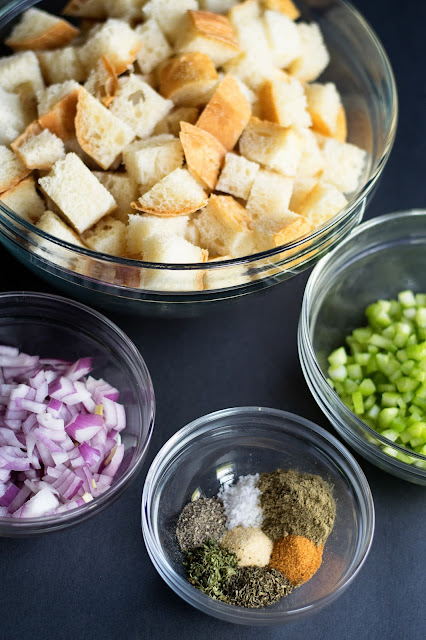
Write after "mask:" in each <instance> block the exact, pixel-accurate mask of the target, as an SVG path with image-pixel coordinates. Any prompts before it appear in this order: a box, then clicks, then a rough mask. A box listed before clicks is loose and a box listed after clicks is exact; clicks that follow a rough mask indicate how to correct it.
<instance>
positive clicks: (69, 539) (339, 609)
mask: <svg viewBox="0 0 426 640" xmlns="http://www.w3.org/2000/svg"><path fill="white" fill-rule="evenodd" d="M0 4H3V5H4V4H5V3H0ZM356 5H357V7H358V8H359V10H360V11H361V12H362V13H363V14H364V15H365V17H366V18H367V20H369V21H370V23H371V25H372V26H373V28H374V29H375V30H376V32H377V34H378V35H379V37H380V39H381V40H382V42H383V44H384V46H385V48H386V50H387V52H388V54H389V57H390V59H391V62H392V64H393V68H394V71H395V75H396V80H397V84H398V89H399V97H400V107H401V114H400V122H399V129H398V136H397V141H396V145H395V148H394V151H393V153H392V156H391V159H390V161H389V164H388V165H387V167H386V170H385V172H384V175H383V178H382V181H381V184H380V187H379V189H378V191H377V193H376V196H375V198H374V200H373V201H372V202H371V203H370V205H369V208H368V211H367V214H366V216H367V217H372V216H376V215H380V214H383V213H387V212H390V211H396V210H401V209H408V208H415V207H421V206H425V171H424V167H425V164H424V155H425V153H426V136H425V86H426V77H425V61H424V29H425V18H426V15H425V9H424V3H423V2H422V0H415V1H414V2H401V1H400V0H397V1H393V0H374V1H373V2H372V1H371V0H357V2H356ZM52 6H54V4H53V3H52ZM421 13H422V15H420V14H421ZM1 265H2V274H3V277H2V285H1V289H2V290H4V291H6V290H11V289H15V290H17V289H26V290H36V291H37V290H38V291H47V290H48V288H47V287H46V285H44V284H43V283H42V282H41V281H40V280H38V279H37V278H36V277H34V276H31V275H30V274H29V273H28V272H27V271H26V269H25V268H23V267H22V266H20V265H18V264H17V263H15V262H14V261H13V260H12V259H11V258H10V257H8V256H7V255H4V254H3V255H2V258H1ZM11 274H13V279H12V280H11ZM306 280H307V275H302V276H299V277H297V278H295V279H293V280H291V281H290V282H288V283H287V284H284V285H283V286H279V287H276V288H274V289H272V290H270V291H269V293H268V294H267V296H266V297H263V298H260V299H253V300H250V299H247V300H246V301H245V302H243V303H242V304H241V305H240V306H239V307H238V306H237V307H234V308H233V309H232V310H228V311H227V312H225V313H223V314H220V315H217V314H216V315H214V316H211V317H208V318H203V319H192V320H181V321H173V320H170V321H159V320H150V319H135V318H133V319H131V318H126V317H121V316H120V317H117V316H111V317H112V319H113V320H114V321H115V322H117V324H118V325H119V326H120V327H121V328H122V329H123V330H124V331H126V332H127V333H128V334H129V336H130V337H131V338H132V339H133V340H134V341H135V343H136V345H137V346H138V347H139V349H140V350H141V352H142V355H143V356H144V358H145V360H146V362H147V364H148V367H149V369H150V371H151V374H152V377H153V382H154V386H155V391H156V398H157V420H156V425H155V430H154V436H153V439H152V443H151V448H150V451H149V455H148V458H147V460H146V463H145V466H144V469H143V471H142V472H141V474H140V475H139V477H138V478H137V480H136V482H135V483H134V484H133V485H132V486H131V487H130V488H129V490H128V491H127V492H126V493H125V495H124V496H122V497H121V498H120V499H119V500H118V501H117V502H116V503H115V504H113V505H112V506H111V507H109V508H108V509H107V510H105V511H104V512H103V513H101V514H100V515H99V516H97V517H96V518H94V519H92V520H91V521H89V522H87V523H85V524H83V525H80V526H78V527H76V528H73V529H71V530H68V531H64V532H61V533H57V534H53V535H49V536H45V537H40V538H36V539H29V540H6V539H3V540H1V541H0V640H32V639H34V640H36V639H37V640H38V639H40V640H42V639H43V640H141V639H144V638H152V639H153V640H160V639H163V638H165V639H166V638H185V639H187V638H188V639H189V638H191V639H192V638H197V639H198V638H200V639H201V638H207V637H209V638H212V639H214V640H222V639H224V638H227V639H229V640H237V639H238V640H240V639H242V638H244V640H254V639H262V640H272V639H278V638H291V640H307V639H308V640H324V639H328V638H332V639H337V640H355V639H356V640H362V639H364V638H365V639H368V640H371V639H374V640H379V639H380V640H381V639H386V640H388V639H396V640H420V639H421V638H424V637H426V606H425V593H426V572H425V568H426V566H425V558H426V504H425V498H426V490H425V488H422V487H417V486H414V485H410V484H408V483H405V482H403V481H401V480H398V479H396V478H394V477H392V476H390V475H387V474H385V473H383V472H382V471H379V470H378V469H376V468H375V467H373V466H371V465H370V464H369V463H367V462H365V461H364V460H362V459H360V458H358V460H359V462H360V464H361V466H362V468H363V470H364V472H365V473H366V475H367V478H368V480H369V482H370V485H371V489H372V492H373V495H374V499H375V504H376V515H377V527H376V534H375V539H374V543H373V547H372V550H371V553H370V555H369V557H368V559H367V561H366V563H365V565H364V567H363V569H362V571H361V572H360V575H359V576H358V578H357V579H356V580H355V582H354V583H353V584H352V585H351V586H350V588H349V589H348V590H347V591H346V592H345V593H344V595H343V596H342V597H341V598H340V599H339V600H337V601H336V602H335V603H334V604H332V605H331V606H329V607H328V608H326V609H325V610H323V611H322V612H320V613H319V614H317V615H315V616H313V617H311V618H308V619H306V620H305V621H302V622H297V623H294V624H291V625H288V626H285V627H277V628H263V629H261V628H249V627H237V626H233V625H229V624H225V623H222V622H220V621H218V620H215V619H213V618H210V617H208V616H206V615H204V614H202V613H200V612H198V611H196V610H195V609H193V608H191V607H190V606H188V605H186V604H185V603H184V602H183V601H182V600H181V599H180V598H178V597H177V596H176V595H175V594H174V593H173V592H172V591H171V590H170V589H169V588H168V587H167V586H166V585H165V584H164V583H163V581H162V580H161V578H160V577H159V576H158V574H157V573H156V571H155V569H154V567H153V566H152V564H151V562H150V560H149V558H148V556H147V553H146V551H145V547H144V543H143V539H142V534H141V527H140V498H141V491H142V486H143V482H144V478H145V475H146V472H147V470H148V467H149V464H150V462H151V460H152V459H153V457H154V456H155V454H156V453H157V451H158V450H159V449H160V447H161V446H162V445H163V444H164V442H165V441H166V440H167V439H168V438H169V437H170V436H171V435H172V434H173V433H174V432H175V431H176V430H177V429H179V428H180V427H182V426H183V425H185V424H187V423H188V422H189V421H190V420H192V419H194V418H196V417H198V416H201V415H203V414H205V413H208V412H210V411H213V410H216V409H221V408H225V407H231V406H239V405H248V404H249V405H254V404H259V405H263V406H270V407H275V408H279V409H285V410H288V411H292V412H294V413H298V414H301V415H303V416H305V417H306V418H309V419H311V420H313V421H314V422H317V423H318V424H319V425H322V426H323V427H325V428H326V429H329V430H331V427H330V426H329V425H328V423H327V421H326V419H325V418H324V417H323V415H322V414H321V412H320V410H319V409H318V408H317V406H316V404H315V402H314V401H313V399H312V397H311V395H310V393H309V390H308V389H307V387H306V384H305V382H304V379H303V376H302V373H301V370H300V366H299V360H298V354H297V347H296V330H297V323H298V317H299V312H300V306H301V302H302V296H303V291H304V286H305V284H306ZM425 280H426V277H425ZM425 285H426V282H425Z"/></svg>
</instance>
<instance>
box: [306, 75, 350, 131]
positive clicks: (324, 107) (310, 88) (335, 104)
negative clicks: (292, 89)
mask: <svg viewBox="0 0 426 640" xmlns="http://www.w3.org/2000/svg"><path fill="white" fill-rule="evenodd" d="M306 97H307V100H308V111H309V113H310V115H311V118H312V128H313V129H314V130H315V131H318V133H322V134H323V135H325V136H332V137H334V136H335V134H336V132H337V128H338V118H339V113H340V110H341V107H342V103H341V100H340V95H339V93H338V91H337V89H336V85H335V84H333V83H332V82H327V84H320V83H312V84H307V85H306Z"/></svg>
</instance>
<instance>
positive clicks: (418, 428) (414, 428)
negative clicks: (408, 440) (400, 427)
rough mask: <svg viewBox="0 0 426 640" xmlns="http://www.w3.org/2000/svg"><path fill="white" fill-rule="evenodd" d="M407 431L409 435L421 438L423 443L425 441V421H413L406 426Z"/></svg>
mask: <svg viewBox="0 0 426 640" xmlns="http://www.w3.org/2000/svg"><path fill="white" fill-rule="evenodd" d="M407 431H408V433H409V434H410V436H412V437H414V438H423V443H426V422H414V424H411V425H410V426H409V427H407Z"/></svg>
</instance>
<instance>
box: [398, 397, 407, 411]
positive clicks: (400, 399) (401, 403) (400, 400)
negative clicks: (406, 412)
mask: <svg viewBox="0 0 426 640" xmlns="http://www.w3.org/2000/svg"><path fill="white" fill-rule="evenodd" d="M396 403H397V405H398V407H399V408H400V409H406V408H407V403H406V402H405V400H404V398H403V397H402V396H401V395H398V398H397V401H396Z"/></svg>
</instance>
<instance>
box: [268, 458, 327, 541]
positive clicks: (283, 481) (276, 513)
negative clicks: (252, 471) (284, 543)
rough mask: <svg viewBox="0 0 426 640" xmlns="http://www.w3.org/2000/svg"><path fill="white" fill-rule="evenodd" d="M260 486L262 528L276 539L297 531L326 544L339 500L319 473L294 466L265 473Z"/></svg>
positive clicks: (296, 534)
mask: <svg viewBox="0 0 426 640" xmlns="http://www.w3.org/2000/svg"><path fill="white" fill-rule="evenodd" d="M258 487H259V489H260V491H261V496H260V504H261V507H262V509H263V524H262V530H263V531H264V532H265V533H266V535H268V536H269V537H270V538H271V539H272V540H273V541H274V542H275V541H276V540H280V539H281V538H285V537H286V536H290V535H295V536H303V537H305V538H309V539H310V540H312V541H313V542H315V544H316V545H323V544H324V543H325V541H326V540H327V538H328V536H329V535H330V533H331V531H332V529H333V525H334V518H335V515H336V504H335V502H334V500H333V496H332V493H331V489H330V487H329V485H328V484H327V483H326V482H325V481H324V480H323V479H322V478H321V477H320V476H314V475H311V474H309V473H300V472H299V471H295V470H294V469H289V470H287V471H283V470H282V469H277V470H276V471H274V472H273V473H262V474H261V475H260V479H259V483H258Z"/></svg>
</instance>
